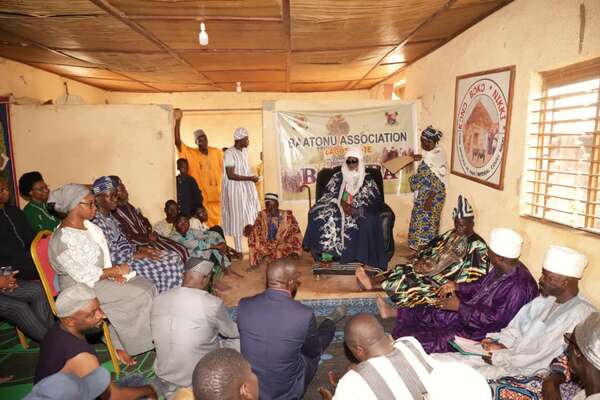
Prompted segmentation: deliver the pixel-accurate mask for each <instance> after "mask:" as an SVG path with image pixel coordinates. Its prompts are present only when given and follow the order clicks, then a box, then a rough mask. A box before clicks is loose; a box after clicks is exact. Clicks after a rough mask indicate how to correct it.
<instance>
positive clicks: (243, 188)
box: [221, 128, 260, 252]
mask: <svg viewBox="0 0 600 400" xmlns="http://www.w3.org/2000/svg"><path fill="white" fill-rule="evenodd" d="M233 139H234V146H233V147H230V148H229V149H227V151H225V155H224V159H223V162H224V164H225V171H224V172H223V179H222V189H223V190H222V192H221V214H222V217H223V232H224V233H225V235H228V236H233V239H234V240H235V250H236V251H237V252H241V251H242V237H243V233H244V228H245V227H246V225H252V224H253V223H254V221H256V216H257V215H258V212H259V211H260V204H259V203H258V193H257V192H256V185H255V183H256V182H258V176H254V175H252V174H251V172H250V165H248V145H249V144H250V141H249V139H248V131H247V130H246V128H237V129H236V130H235V132H234V133H233Z"/></svg>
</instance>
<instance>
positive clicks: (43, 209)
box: [29, 201, 57, 221]
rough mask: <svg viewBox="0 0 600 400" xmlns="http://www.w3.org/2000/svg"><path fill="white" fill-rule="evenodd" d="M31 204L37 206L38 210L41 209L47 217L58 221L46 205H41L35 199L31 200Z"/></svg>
mask: <svg viewBox="0 0 600 400" xmlns="http://www.w3.org/2000/svg"><path fill="white" fill-rule="evenodd" d="M29 204H31V207H33V208H35V209H36V210H39V211H41V212H42V214H44V216H45V217H46V218H48V219H51V220H52V221H57V219H56V217H54V216H53V215H51V214H49V213H48V209H46V207H45V206H40V205H38V203H34V202H33V201H30V202H29Z"/></svg>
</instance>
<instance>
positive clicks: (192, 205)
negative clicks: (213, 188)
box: [177, 158, 204, 217]
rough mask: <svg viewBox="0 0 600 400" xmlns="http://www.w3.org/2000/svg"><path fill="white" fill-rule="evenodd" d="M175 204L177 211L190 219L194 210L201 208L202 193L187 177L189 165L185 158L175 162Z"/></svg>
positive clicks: (191, 178) (195, 183)
mask: <svg viewBox="0 0 600 400" xmlns="http://www.w3.org/2000/svg"><path fill="white" fill-rule="evenodd" d="M177 169H178V170H179V175H177V203H178V204H179V211H180V212H182V213H183V214H184V215H186V216H187V217H191V216H192V214H193V212H194V210H195V209H196V208H198V207H200V206H202V201H203V200H204V199H203V198H202V191H201V190H200V189H199V188H198V183H197V182H196V180H195V179H194V178H193V177H191V176H190V175H188V170H189V164H188V161H187V160H186V159H185V158H180V159H179V160H177Z"/></svg>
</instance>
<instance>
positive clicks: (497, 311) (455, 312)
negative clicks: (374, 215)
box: [377, 228, 538, 353]
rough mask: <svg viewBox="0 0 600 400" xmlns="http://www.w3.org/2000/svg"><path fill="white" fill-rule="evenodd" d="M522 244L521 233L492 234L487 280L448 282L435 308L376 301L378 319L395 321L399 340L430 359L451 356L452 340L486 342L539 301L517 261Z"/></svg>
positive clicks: (501, 231) (502, 230)
mask: <svg viewBox="0 0 600 400" xmlns="http://www.w3.org/2000/svg"><path fill="white" fill-rule="evenodd" d="M522 244H523V239H522V238H521V236H520V235H519V234H518V233H516V232H514V231H512V230H510V229H506V228H497V229H494V230H492V233H491V234H490V248H489V249H488V254H489V257H490V261H491V268H492V270H491V271H490V273H489V274H487V275H485V276H484V277H483V278H481V279H479V280H477V281H475V282H470V283H460V284H456V283H454V282H453V281H449V282H448V283H447V284H445V285H444V286H442V287H441V288H440V290H439V292H438V296H439V300H438V303H437V304H435V305H419V306H415V307H412V308H409V307H400V308H395V307H393V306H391V305H389V304H388V303H387V302H385V300H384V299H383V297H377V306H378V308H379V313H380V315H381V317H382V318H396V327H395V328H394V332H393V335H394V337H395V338H399V337H403V336H413V337H415V338H416V339H417V340H418V341H419V342H421V345H422V346H423V348H424V349H425V351H426V352H428V353H441V352H447V351H452V347H451V346H450V344H449V343H448V340H453V339H454V337H455V336H460V337H463V338H467V339H471V340H477V341H479V340H482V339H483V338H484V337H485V335H486V334H487V333H489V332H497V331H499V330H500V329H502V328H504V327H505V326H506V325H508V323H509V322H510V320H511V319H513V317H514V316H515V315H516V314H517V312H518V311H519V310H520V309H521V307H523V306H524V305H525V304H527V303H529V302H530V301H531V300H533V299H534V298H535V297H536V296H537V295H538V288H537V284H536V282H535V279H534V278H533V276H532V275H531V273H530V272H529V270H528V269H527V267H526V266H525V265H523V264H522V263H521V262H520V261H519V256H520V254H521V246H522ZM448 295H450V296H449V297H448Z"/></svg>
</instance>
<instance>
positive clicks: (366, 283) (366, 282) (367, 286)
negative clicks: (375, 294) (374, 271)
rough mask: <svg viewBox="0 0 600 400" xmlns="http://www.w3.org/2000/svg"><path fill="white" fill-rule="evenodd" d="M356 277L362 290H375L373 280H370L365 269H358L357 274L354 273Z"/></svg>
mask: <svg viewBox="0 0 600 400" xmlns="http://www.w3.org/2000/svg"><path fill="white" fill-rule="evenodd" d="M354 276H356V281H357V282H358V285H359V286H360V287H361V289H363V290H373V284H372V283H371V278H369V275H367V272H366V271H365V269H364V268H363V267H358V268H356V272H355V273H354Z"/></svg>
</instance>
